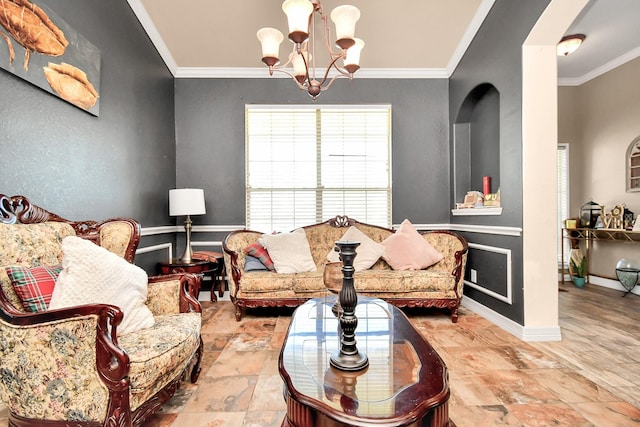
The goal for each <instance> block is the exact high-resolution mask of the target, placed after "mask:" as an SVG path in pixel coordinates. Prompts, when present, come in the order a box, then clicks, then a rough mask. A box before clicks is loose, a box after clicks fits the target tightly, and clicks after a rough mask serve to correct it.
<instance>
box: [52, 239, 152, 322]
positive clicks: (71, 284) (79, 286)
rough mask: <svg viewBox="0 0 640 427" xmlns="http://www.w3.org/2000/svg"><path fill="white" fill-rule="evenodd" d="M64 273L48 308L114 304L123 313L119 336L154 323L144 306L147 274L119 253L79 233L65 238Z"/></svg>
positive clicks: (63, 243) (63, 248) (59, 279)
mask: <svg viewBox="0 0 640 427" xmlns="http://www.w3.org/2000/svg"><path fill="white" fill-rule="evenodd" d="M62 252H63V258H62V272H61V273H60V276H59V277H58V281H57V283H56V287H55V288H54V290H53V295H52V296H51V303H50V304H49V309H56V308H63V307H72V306H75V305H83V304H111V305H115V306H117V307H118V308H120V310H122V312H123V313H124V317H123V319H122V323H121V324H120V325H119V326H118V335H124V334H127V333H131V332H134V331H137V330H140V329H144V328H149V327H151V326H153V324H154V318H153V314H151V311H150V310H149V308H148V307H147V306H146V305H145V301H146V300H147V274H146V273H145V271H144V270H143V269H141V268H140V267H137V266H135V265H133V264H130V263H128V262H127V261H125V260H124V259H123V258H121V257H119V256H118V255H116V254H114V253H112V252H110V251H108V250H106V249H104V248H102V247H100V246H98V245H95V244H94V243H92V242H90V241H88V240H85V239H82V238H80V237H76V236H69V237H66V238H65V239H64V240H63V241H62Z"/></svg>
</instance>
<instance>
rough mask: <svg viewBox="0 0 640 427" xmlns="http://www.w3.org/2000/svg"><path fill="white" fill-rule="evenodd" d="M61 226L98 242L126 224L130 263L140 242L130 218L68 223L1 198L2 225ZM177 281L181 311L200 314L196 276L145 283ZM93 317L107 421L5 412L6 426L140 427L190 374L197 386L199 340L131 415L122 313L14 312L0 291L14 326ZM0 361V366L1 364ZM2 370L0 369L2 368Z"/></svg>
mask: <svg viewBox="0 0 640 427" xmlns="http://www.w3.org/2000/svg"><path fill="white" fill-rule="evenodd" d="M49 221H54V222H62V223H66V224H69V225H70V226H71V227H73V229H74V230H75V233H76V235H77V236H78V237H81V238H84V239H88V240H91V241H93V242H95V243H96V244H98V245H99V244H100V230H101V229H102V228H103V227H104V226H105V225H107V224H109V223H112V222H114V221H124V222H128V223H129V224H130V225H131V226H132V228H133V233H132V236H131V238H130V242H129V245H128V247H127V248H126V253H125V254H124V258H125V259H126V260H127V261H128V262H133V260H134V257H135V252H136V249H137V247H138V244H139V242H140V224H138V222H136V221H135V220H133V219H130V218H113V219H109V220H105V221H70V220H67V219H64V218H62V217H60V216H58V215H56V214H53V213H51V212H49V211H47V210H45V209H43V208H41V207H39V206H36V205H32V204H31V203H30V202H29V200H28V199H27V198H26V197H24V196H12V197H9V196H6V195H3V194H0V223H3V224H37V223H44V222H49ZM172 280H178V281H179V284H180V286H179V306H180V307H179V310H180V313H186V312H197V313H201V312H202V308H201V306H200V303H199V302H198V300H197V298H196V297H195V295H196V294H195V292H196V289H198V288H199V287H200V283H199V281H200V278H199V277H198V276H195V275H192V274H185V273H181V274H174V275H167V276H156V277H150V278H149V283H150V284H151V283H154V282H166V281H172ZM91 315H95V316H97V318H98V320H97V328H96V331H95V332H96V337H95V338H96V349H95V351H96V353H95V355H96V365H97V366H96V367H95V368H96V370H97V374H98V376H99V378H100V379H101V380H102V381H103V382H104V384H105V385H106V387H107V389H108V405H107V410H106V417H105V419H104V421H103V422H102V423H98V422H90V421H74V420H60V421H51V420H40V419H31V418H25V417H22V416H19V415H17V414H14V413H12V412H11V411H9V425H10V426H15V427H27V426H29V427H33V426H43V427H44V426H47V427H55V426H77V427H98V426H103V427H106V426H114V427H115V426H119V427H130V426H139V425H141V424H142V423H143V422H144V421H145V420H146V419H148V418H149V417H150V416H151V415H153V414H154V413H155V412H157V411H158V410H159V409H160V408H161V407H162V405H163V404H165V403H166V402H167V401H168V400H169V399H170V398H171V397H172V396H173V395H174V393H175V391H176V390H177V388H178V386H179V383H180V381H181V380H183V379H184V378H185V377H186V375H187V374H189V373H188V371H189V370H190V374H189V375H190V380H191V382H192V383H195V382H196V381H197V379H198V375H199V373H200V361H201V358H202V349H203V343H202V337H200V344H199V346H198V349H197V352H196V354H195V355H194V356H193V358H192V359H191V363H189V365H187V367H186V368H185V370H184V371H183V372H181V373H180V374H179V375H178V376H177V377H175V378H173V379H171V380H170V381H169V383H168V384H167V385H166V386H165V387H164V388H162V389H161V390H159V391H158V392H157V393H156V394H155V395H153V396H151V397H150V398H149V399H147V400H146V401H145V402H144V403H142V404H141V405H140V406H138V408H137V409H136V410H134V411H132V410H131V406H130V401H129V396H130V387H131V384H130V380H129V376H128V375H129V366H130V362H129V356H128V354H127V352H126V351H125V350H124V349H123V348H121V347H120V346H119V345H118V339H117V336H116V329H117V325H118V324H120V322H121V321H122V318H123V313H122V311H121V310H120V309H119V308H118V307H115V306H112V305H107V304H95V305H83V306H77V307H70V308H65V309H59V310H51V311H47V312H40V313H25V312H21V311H19V310H16V309H15V308H14V306H13V304H12V303H11V302H10V301H9V299H8V298H7V296H6V295H5V293H4V292H3V291H2V290H1V288H0V319H1V320H2V321H4V322H6V323H9V324H11V325H14V326H18V327H19V326H24V327H37V326H38V325H41V324H45V323H48V322H55V321H59V320H64V319H69V318H72V317H82V316H91ZM1 362H2V361H1V360H0V364H1ZM0 366H1V365H0Z"/></svg>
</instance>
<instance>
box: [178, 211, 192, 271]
mask: <svg viewBox="0 0 640 427" xmlns="http://www.w3.org/2000/svg"><path fill="white" fill-rule="evenodd" d="M184 230H185V232H186V235H187V242H186V243H185V248H184V253H183V254H182V256H181V257H180V261H182V262H191V261H192V259H193V249H192V248H191V216H189V215H187V219H185V221H184Z"/></svg>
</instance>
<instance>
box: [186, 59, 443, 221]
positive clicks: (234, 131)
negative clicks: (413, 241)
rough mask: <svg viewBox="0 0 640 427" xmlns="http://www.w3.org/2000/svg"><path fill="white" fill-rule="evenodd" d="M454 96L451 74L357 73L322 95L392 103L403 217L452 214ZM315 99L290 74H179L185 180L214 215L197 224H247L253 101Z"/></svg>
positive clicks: (396, 197) (325, 99) (397, 213)
mask: <svg viewBox="0 0 640 427" xmlns="http://www.w3.org/2000/svg"><path fill="white" fill-rule="evenodd" d="M266 74H267V70H266V69H265V75H266ZM447 98H448V83H447V80H445V79H433V80H413V79H397V80H389V79H358V78H357V77H356V79H354V80H353V81H351V82H349V81H348V80H338V81H336V82H334V84H333V86H332V87H331V88H329V89H328V90H327V91H326V92H323V93H322V94H321V95H320V96H319V98H318V101H317V102H318V103H320V104H358V103H367V104H371V103H380V104H383V103H384V104H391V106H392V117H393V118H392V120H393V122H392V132H393V141H392V173H393V222H394V223H395V224H398V223H400V222H402V220H403V219H405V218H409V219H410V220H411V221H412V222H414V223H446V222H448V221H449V213H448V212H449V209H450V203H449V169H448V165H449V142H448V141H449V134H448V130H447V128H448V125H447V124H448V123H449V117H448V112H447V108H446V105H447V102H448V101H447ZM311 102H313V101H312V100H311V98H310V97H309V95H307V94H306V92H301V91H300V90H298V89H297V87H296V86H295V84H294V83H293V82H292V81H291V80H289V79H278V78H271V79H178V80H176V152H177V160H176V162H177V175H176V176H177V184H178V186H180V187H197V188H204V189H205V195H206V199H207V214H206V215H205V216H201V217H194V218H193V221H194V224H196V225H197V224H227V225H242V224H244V223H245V198H244V197H245V133H244V129H245V122H244V118H245V114H244V109H245V105H246V104H309V103H311ZM356 219H357V218H356Z"/></svg>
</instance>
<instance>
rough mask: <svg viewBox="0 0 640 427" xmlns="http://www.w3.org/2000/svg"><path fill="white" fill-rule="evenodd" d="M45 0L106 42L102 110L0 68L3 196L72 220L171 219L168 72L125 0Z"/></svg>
mask: <svg viewBox="0 0 640 427" xmlns="http://www.w3.org/2000/svg"><path fill="white" fill-rule="evenodd" d="M42 3H43V4H46V6H48V7H49V8H50V9H51V10H53V11H54V12H55V13H56V14H57V15H58V16H59V17H60V18H62V19H63V20H64V21H65V22H66V23H67V24H69V25H70V26H71V27H72V28H74V29H75V30H76V31H77V32H79V33H80V34H82V35H83V36H84V37H85V38H86V39H87V40H89V41H90V42H91V43H92V44H94V45H95V46H96V47H97V48H98V49H100V51H101V58H102V60H101V81H100V116H99V117H94V116H92V115H90V114H88V113H86V112H85V111H83V110H80V109H79V108H77V107H74V106H72V105H70V104H68V103H66V102H64V101H62V100H61V99H59V98H57V97H55V96H52V95H51V94H49V93H48V92H45V91H44V90H41V89H39V88H37V87H35V86H32V85H31V84H29V83H27V82H26V81H24V80H22V79H20V78H18V77H15V76H14V75H13V74H11V73H8V72H6V71H4V70H0V170H1V175H2V186H1V188H0V193H3V194H8V195H14V194H23V195H25V196H27V197H29V198H30V199H31V200H32V201H33V202H34V203H36V204H38V205H40V206H42V207H44V208H45V209H48V210H50V211H52V212H55V213H58V214H60V215H62V216H64V217H66V218H70V219H96V220H97V219H104V218H108V217H115V216H128V217H133V218H136V219H137V220H138V221H140V222H141V223H142V225H143V226H152V225H166V224H167V223H169V221H170V219H169V217H168V214H167V197H168V196H167V191H168V189H169V188H172V187H173V186H174V184H175V140H174V133H175V131H174V130H175V126H174V123H175V118H174V112H173V91H174V87H173V77H172V75H171V73H170V72H169V71H168V69H167V68H166V66H165V65H164V62H163V61H162V59H161V57H160V56H159V55H158V53H157V51H156V49H155V47H154V46H153V44H152V43H151V41H150V40H149V38H148V37H147V35H146V33H145V32H144V30H143V29H142V27H141V25H140V23H139V22H138V20H137V18H136V16H135V15H134V13H133V12H132V11H131V8H130V7H129V5H128V4H127V2H126V1H125V0H112V1H101V0H84V1H74V0H49V1H44V0H43V1H42ZM6 48H7V47H6V45H5V43H4V41H2V45H1V46H0V49H6ZM14 66H15V67H20V66H22V58H16V61H15V62H14Z"/></svg>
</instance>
